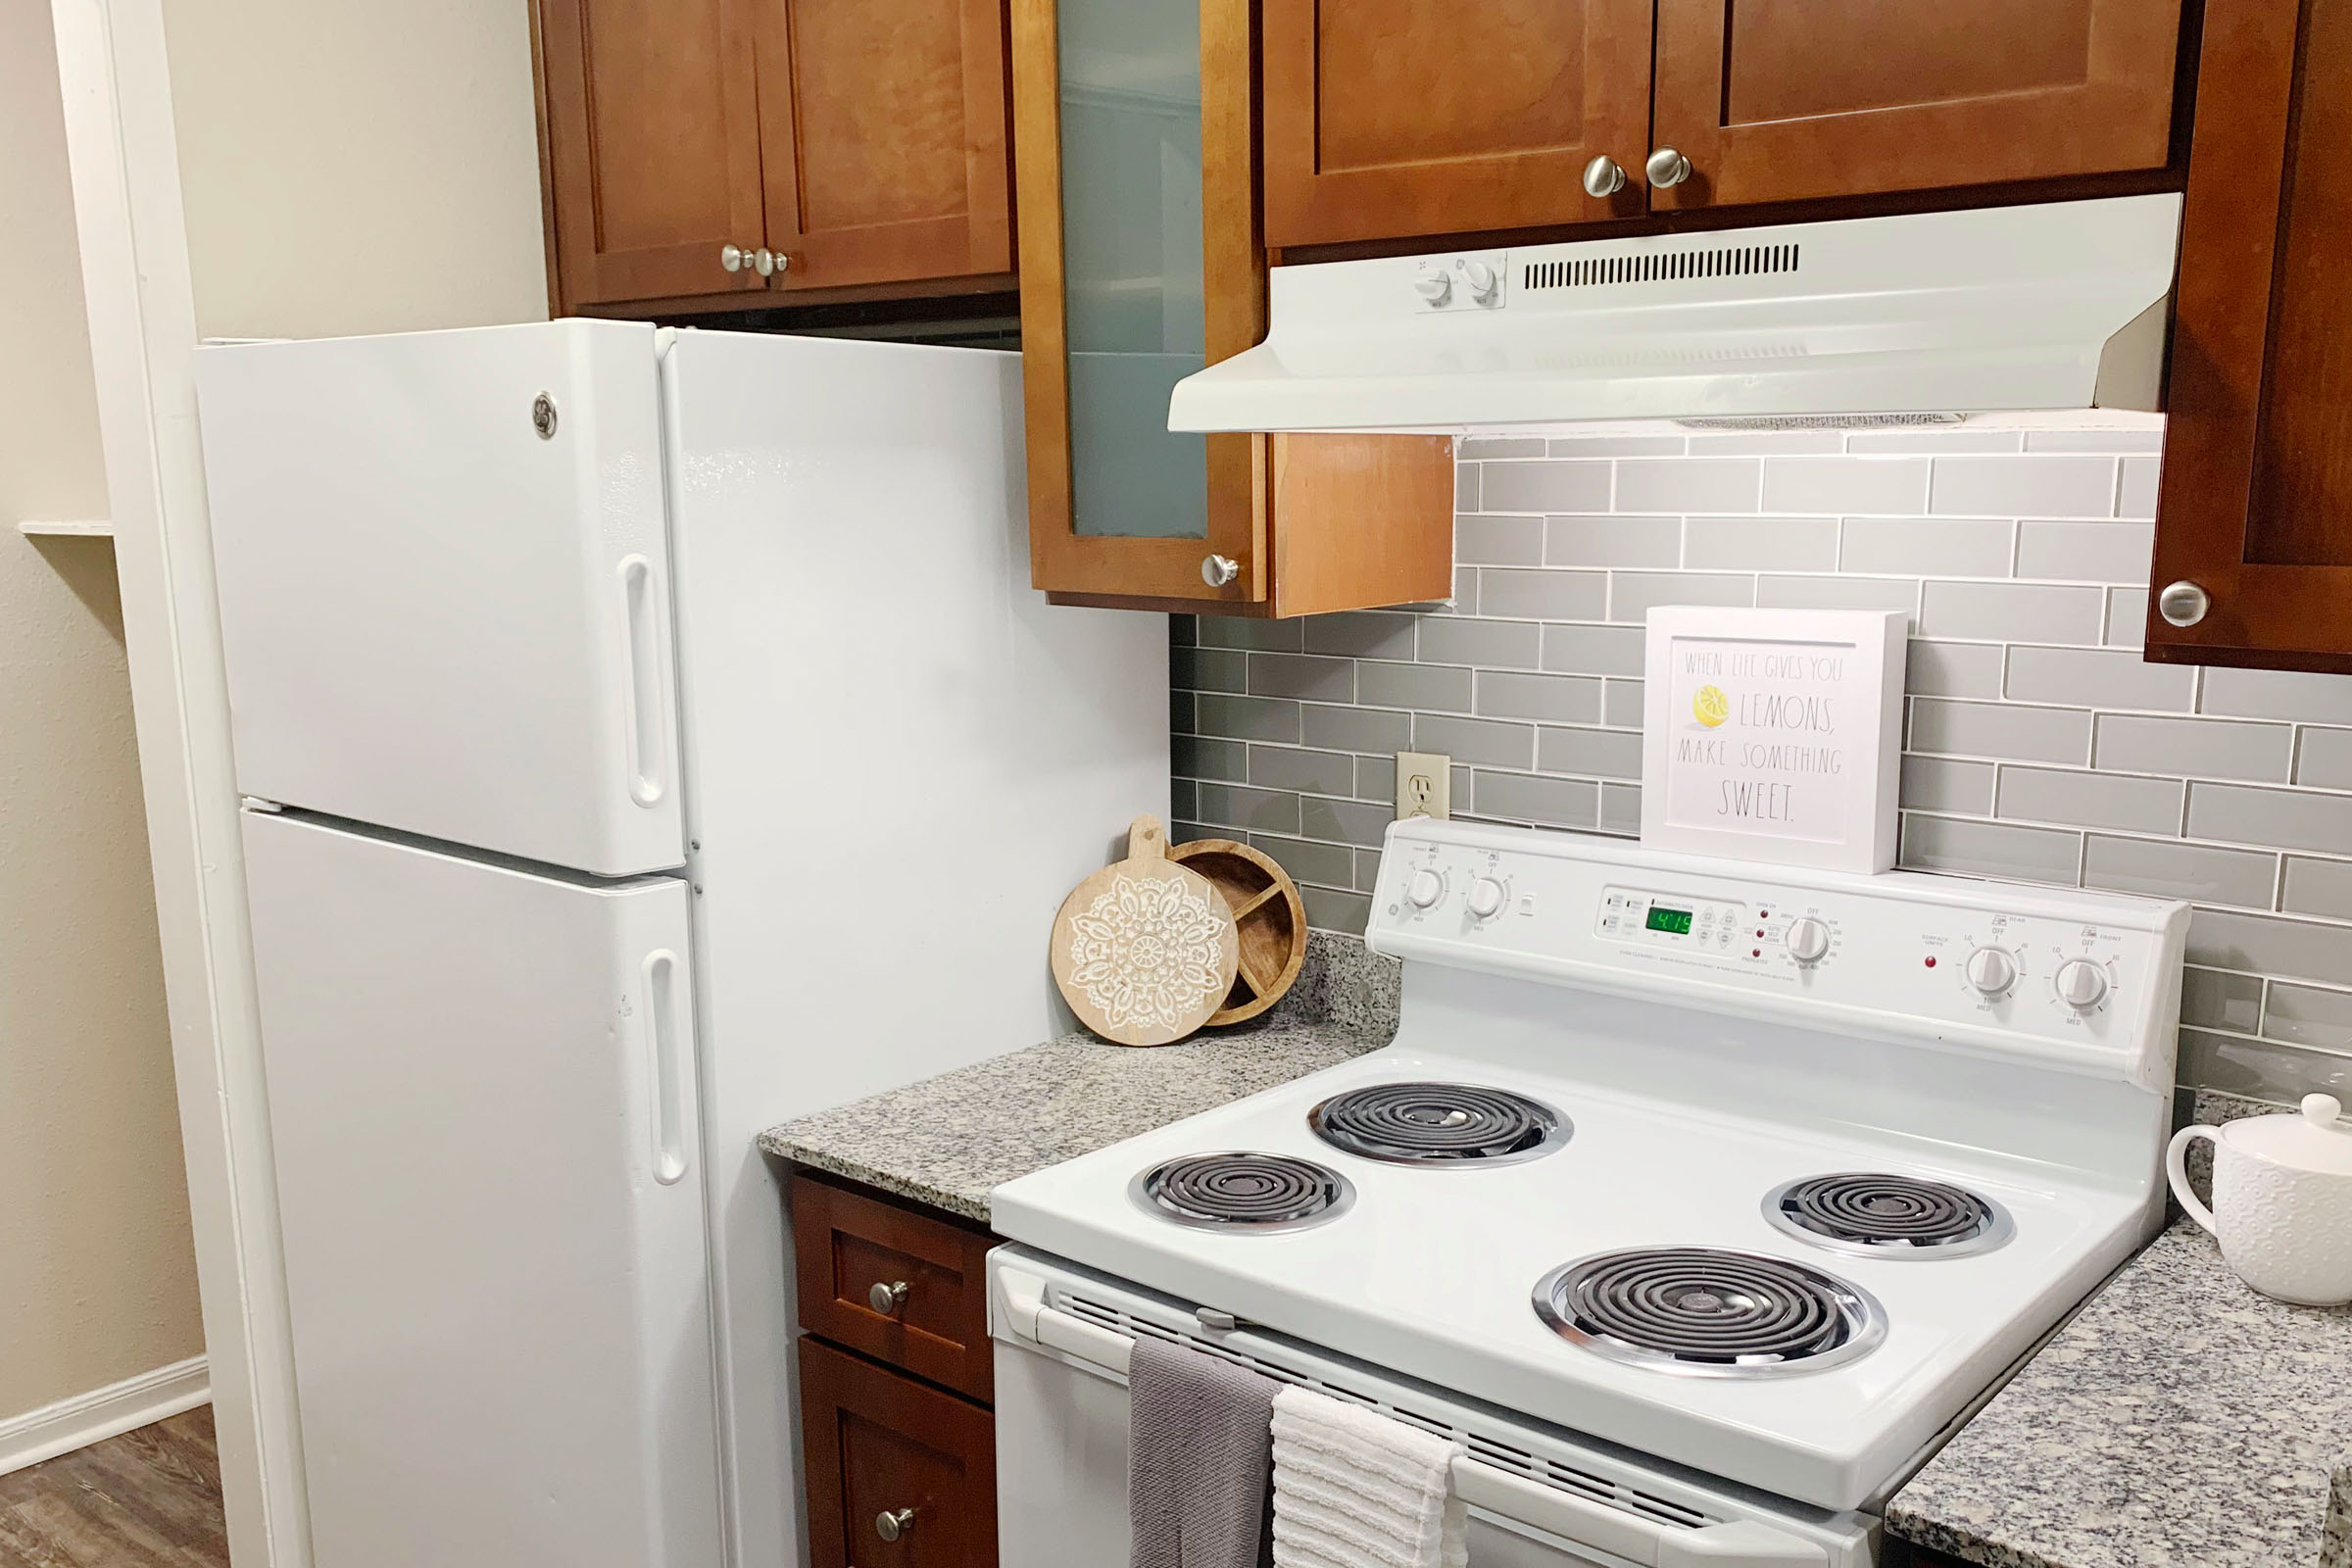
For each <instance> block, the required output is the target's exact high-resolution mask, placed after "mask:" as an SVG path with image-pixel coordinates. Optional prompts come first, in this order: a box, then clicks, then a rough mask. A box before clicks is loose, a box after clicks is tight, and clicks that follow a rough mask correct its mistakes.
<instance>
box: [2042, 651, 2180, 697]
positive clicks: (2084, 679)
mask: <svg viewBox="0 0 2352 1568" xmlns="http://www.w3.org/2000/svg"><path fill="white" fill-rule="evenodd" d="M2196 683H2197V676H2196V671H2195V670H2193V669H2190V668H2188V667H2187V666H2186V665H2182V664H2151V663H2148V662H2145V661H2143V660H2142V659H2141V658H2140V657H2139V655H2137V654H2135V653H2128V652H2124V651H2122V650H2119V649H2112V648H2034V647H2023V646H2021V647H2015V648H2012V649H2010V650H2009V691H2008V695H2009V697H2010V699H2011V700H2012V701H2014V702H2020V703H2068V704H2074V705H2077V706H2081V707H2087V708H2149V709H2156V710H2158V711H2165V712H2175V713H2185V712H2187V711H2188V705H2189V699H2190V697H2191V696H2192V695H2193V694H2194V693H2195V690H2196Z"/></svg>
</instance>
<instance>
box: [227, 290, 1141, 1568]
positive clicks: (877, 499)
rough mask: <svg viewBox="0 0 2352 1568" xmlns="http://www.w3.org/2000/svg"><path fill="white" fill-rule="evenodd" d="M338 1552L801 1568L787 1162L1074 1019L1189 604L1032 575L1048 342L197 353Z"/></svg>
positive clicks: (302, 1305) (661, 340)
mask: <svg viewBox="0 0 2352 1568" xmlns="http://www.w3.org/2000/svg"><path fill="white" fill-rule="evenodd" d="M197 379H198V389H199V396H200V415H201V419H202V424H203V437H204V452H205V467H206V476H207V482H208V485H209V488H210V492H211V498H212V526H213V537H214V547H215V555H216V560H217V565H218V572H219V581H220V596H221V628H222V635H223V638H224V641H225V644H226V653H227V668H228V680H229V695H230V702H231V708H232V714H233V728H234V740H235V747H236V769H237V780H238V786H239V788H240V789H241V790H242V791H243V792H244V794H245V796H246V797H247V809H246V812H245V816H244V822H245V834H244V838H245V856H246V876H247V882H248V886H249V889H250V892H251V897H252V907H253V940H254V961H255V967H256V970H257V981H258V985H259V995H260V1001H261V1014H262V1030H263V1049H264V1053H265V1059H266V1064H267V1069H268V1083H269V1091H270V1123H271V1131H272V1139H273V1143H274V1149H275V1153H276V1161H277V1171H276V1176H277V1188H278V1197H279V1203H280V1207H281V1211H282V1221H283V1228H284V1235H285V1251H286V1275H287V1285H288V1290H289V1293H290V1296H291V1302H290V1305H291V1317H292V1331H293V1338H294V1358H295V1375H296V1380H297V1386H298V1394H299V1404H300V1412H301V1419H302V1452H303V1457H304V1461H305V1465H306V1468H307V1472H308V1485H309V1492H310V1502H311V1517H312V1527H313V1535H314V1546H315V1549H316V1554H317V1561H318V1564H319V1568H420V1565H424V1564H432V1565H435V1568H477V1565H478V1568H716V1565H720V1564H727V1563H732V1564H735V1565H738V1568H778V1565H782V1564H789V1563H792V1562H795V1561H796V1560H798V1559H799V1558H800V1556H801V1554H802V1552H803V1551H804V1549H805V1548H804V1546H803V1544H802V1542H803V1532H802V1530H801V1528H800V1521H799V1517H798V1504H797V1501H796V1499H797V1497H798V1494H799V1487H800V1480H799V1478H800V1473H801V1471H800V1462H799V1454H798V1436H797V1434H798V1424H797V1418H796V1415H795V1410H794V1402H793V1397H792V1388H791V1381H792V1371H791V1368H792V1356H791V1339H792V1335H793V1331H794V1321H793V1318H794V1313H793V1302H792V1287H791V1281H792V1270H791V1268H790V1266H789V1257H788V1249H789V1241H788V1237H787V1235H786V1216H785V1213H784V1209H783V1206H782V1201H781V1198H780V1195H779V1193H778V1190H777V1184H776V1181H775V1178H774V1175H773V1173H772V1172H771V1170H770V1169H769V1168H768V1166H767V1164H766V1163H765V1161H764V1159H763V1157H762V1156H761V1155H760V1154H759V1153H758V1152H756V1151H755V1149H754V1147H753V1138H754V1135H755V1134H756V1133H758V1132H759V1131H760V1129H761V1128H763V1127H766V1126H768V1125H771V1124H772V1123H774V1122H777V1121H780V1120H783V1119H785V1118H787V1117H790V1116H794V1115H797V1114H800V1113H802V1112H806V1111H809V1110H814V1109H819V1108H822V1107H824V1106H827V1105H832V1104H837V1103H842V1102H845V1101H849V1100H852V1099H856V1098H858V1097H859V1096H861V1095H865V1094H870V1093H873V1092H875V1091H878V1090H881V1089H884V1088H887V1087H890V1086H893V1085H896V1084H901V1083H906V1082H909V1081H911V1080H913V1079H916V1078H920V1077H923V1076H926V1075H928V1074H931V1073H935V1072H941V1071H945V1070H947V1069H949V1068H952V1067H956V1066H958V1065H961V1064H963V1063H965V1062H969V1061H972V1060H976V1059H978V1058H980V1057H982V1056H986V1055H990V1054H996V1053H999V1052H1003V1051H1007V1050H1011V1049H1014V1048H1017V1047H1020V1046H1025V1045H1028V1044H1031V1043H1033V1042H1035V1041H1037V1040H1040V1039H1044V1038H1046V1037H1047V1036H1049V1035H1051V1034H1053V1033H1054V1032H1056V1031H1057V1030H1059V1029H1061V1028H1064V1027H1067V1021H1066V1015H1064V1014H1063V1013H1061V1011H1060V1010H1059V1004H1058V1002H1057V1000H1056V999H1055V997H1054V986H1053V980H1052V977H1051V975H1050V973H1049V972H1048V968H1047V962H1046V936H1047V932H1048V929H1049V927H1050V923H1051V921H1052V917H1053V914H1054V909H1055V907H1056V906H1057V905H1058V903H1059V901H1060V899H1061V898H1062V896H1063V895H1064V894H1065V893H1066V892H1067V891H1068V890H1069V888H1070V887H1071V886H1072V885H1074V884H1075V883H1076V882H1077V881H1078V880H1079V879H1080V878H1081V877H1082V876H1084V875H1085V874H1086V873H1087V872H1089V871H1092V870H1094V869H1096V868H1098V867H1099V866H1101V865H1102V864H1103V861H1104V860H1105V859H1106V858H1110V856H1111V855H1112V852H1113V850H1114V848H1115V845H1116V842H1117V839H1118V836H1119V834H1120V833H1121V832H1122V831H1123V828H1124V826H1125V824H1126V822H1127V821H1128V819H1129V818H1130V817H1132V816H1133V815H1134V814H1135V813H1136V812H1138V811H1143V810H1152V811H1161V812H1164V811H1165V809H1166V807H1167V799H1168V765H1167V763H1168V752H1167V746H1168V743H1167V716H1166V715H1167V709H1166V701H1167V699H1166V692H1167V644H1166V624H1165V621H1164V619H1163V618H1162V617H1160V616H1157V615H1148V614H1137V613H1124V612H1115V611H1094V610H1078V609H1065V608H1054V607H1050V606H1048V605H1047V604H1046V602H1045V599H1044V596H1043V595H1041V594H1038V593H1036V592H1034V591H1032V590H1031V589H1030V587H1029V585H1028V583H1029V568H1028V543H1027V530H1026V525H1025V521H1024V516H1025V508H1024V503H1023V494H1022V484H1021V473H1022V461H1021V450H1020V430H1021V397H1020V380H1019V362H1018V360H1017V358H1016V357H1014V356H1010V355H1004V354H996V353H988V352H982V351H975V350H961V349H939V348H924V347H914V346H907V345H892V344H876V343H858V342H844V341H835V340H826V339H811V338H789V337H775V336H764V335H752V334H735V333H716V332H693V331H669V330H658V329H656V328H654V327H652V326H648V325H642V324H635V323H621V322H592V321H578V320H567V321H557V322H551V323H546V324H534V325H525V326H512V327H490V328H479V329H472V330H466V331H454V332H432V333H418V334H413V335H404V336H394V337H375V338H351V339H338V340H326V341H316V342H299V343H260V344H234V345H222V346H218V347H208V348H206V349H205V350H203V351H202V352H201V354H200V355H199V357H198V369H197Z"/></svg>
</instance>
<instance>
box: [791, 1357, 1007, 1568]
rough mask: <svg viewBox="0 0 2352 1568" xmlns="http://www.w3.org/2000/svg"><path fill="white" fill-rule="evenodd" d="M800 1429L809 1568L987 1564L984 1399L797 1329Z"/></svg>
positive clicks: (975, 1567)
mask: <svg viewBox="0 0 2352 1568" xmlns="http://www.w3.org/2000/svg"><path fill="white" fill-rule="evenodd" d="M801 1429H802V1435H803V1437H804V1439H805V1441H806V1444H807V1454H808V1483H809V1560H810V1562H811V1563H813V1564H814V1568H851V1565H852V1564H856V1565H857V1568H994V1564H995V1563H996V1560H997V1429H996V1420H995V1418H994V1417H992V1416H991V1415H990V1414H989V1413H988V1411H987V1410H986V1409H984V1408H982V1407H981V1406H979V1405H976V1404H971V1403H967V1402H966V1401H964V1400H962V1399H958V1398H957V1397H956V1396H954V1395H952V1394H942V1393H941V1392H940V1391H939V1390H937V1389H934V1388H931V1387H929V1386H927V1385H925V1384H921V1383H917V1382H916V1381H915V1380H914V1379H912V1378H910V1377H906V1376H903V1375H901V1374H899V1373H896V1372H892V1371H888V1370H886V1369H884V1368H882V1367H879V1366H876V1365H874V1364H873V1363H872V1362H871V1361H864V1360H860V1359H858V1357H856V1356H853V1355H848V1354H845V1353H844V1352H842V1351H840V1350H836V1349H834V1348H832V1347H831V1346H829V1345H824V1344H821V1343H820V1342H818V1341H816V1340H810V1339H804V1340H802V1341H801Z"/></svg>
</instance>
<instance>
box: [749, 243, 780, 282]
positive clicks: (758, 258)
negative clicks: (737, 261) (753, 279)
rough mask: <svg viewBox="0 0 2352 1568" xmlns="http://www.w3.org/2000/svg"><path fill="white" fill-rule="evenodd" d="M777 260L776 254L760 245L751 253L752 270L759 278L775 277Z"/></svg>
mask: <svg viewBox="0 0 2352 1568" xmlns="http://www.w3.org/2000/svg"><path fill="white" fill-rule="evenodd" d="M777 260H778V257H777V256H776V253H775V252H774V251H771V250H769V249H768V248H767V247H766V246H764V245H762V246H760V248H759V249H758V250H756V251H754V252H752V270H753V271H755V272H758V273H759V274H760V276H761V277H773V276H775V275H776V262H777Z"/></svg>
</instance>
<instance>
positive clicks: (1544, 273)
mask: <svg viewBox="0 0 2352 1568" xmlns="http://www.w3.org/2000/svg"><path fill="white" fill-rule="evenodd" d="M1802 249H1803V247H1802V246H1798V245H1719V246H1717V247H1715V248H1714V249H1712V250H1704V251H1653V252H1650V253H1649V254H1647V255H1641V256H1595V257H1592V258H1590V259H1587V260H1583V261H1572V262H1571V261H1561V262H1530V263H1528V264H1527V265H1526V267H1525V268H1523V269H1522V270H1520V274H1519V286H1520V287H1521V288H1522V289H1548V288H1594V287H1599V286H1601V285H1604V284H1611V283H1679V282H1683V281H1684V280H1686V279H1691V278H1706V277H1764V276H1767V275H1769V274H1771V273H1774V272H1793V271H1795V270H1797V269H1798V267H1799V265H1800V258H1799V254H1798V253H1799V252H1800V251H1801V250H1802Z"/></svg>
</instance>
